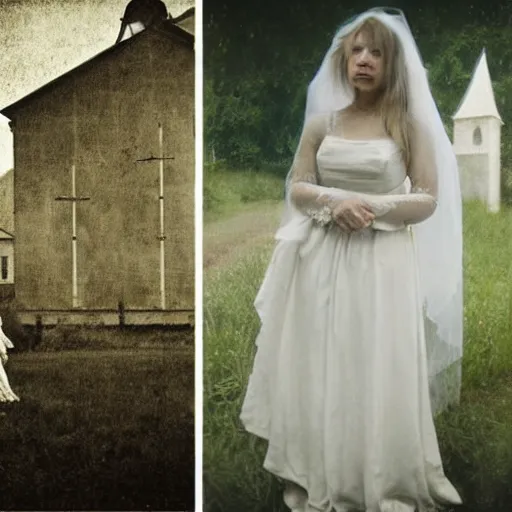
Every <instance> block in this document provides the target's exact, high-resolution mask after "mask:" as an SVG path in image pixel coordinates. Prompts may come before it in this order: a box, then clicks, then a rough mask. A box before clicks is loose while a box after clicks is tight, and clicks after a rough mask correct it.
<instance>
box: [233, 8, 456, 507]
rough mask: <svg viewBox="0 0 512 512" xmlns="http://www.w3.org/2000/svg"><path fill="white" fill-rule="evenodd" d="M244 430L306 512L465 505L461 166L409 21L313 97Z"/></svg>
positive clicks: (339, 68) (381, 33)
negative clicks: (455, 450) (452, 434)
mask: <svg viewBox="0 0 512 512" xmlns="http://www.w3.org/2000/svg"><path fill="white" fill-rule="evenodd" d="M276 238H277V246H276V248H275V251H274V254H273V257H272V261H271V263H270V266H269V268H268V270H267V273H266V276H265V280H264V282H263V285H262V287H261V289H260V291H259V293H258V296H257V298H256V302H255V306H256V309H257V311H258V314H259V316H260V319H261V330H260V333H259V335H258V339H257V342H256V344H257V353H256V358H255V361H254V367H253V372H252V374H251V377H250V379H249V384H248V389H247V393H246V397H245V401H244V404H243V407H242V413H241V419H242V422H243V424H244V426H245V428H246V430H247V431H249V432H251V433H252V434H255V435H257V436H259V437H262V438H264V439H266V440H267V441H268V451H267V454H266V458H265V462H264V467H265V469H267V470H268V471H270V472H272V473H273V474H274V475H276V476H278V477H280V478H281V479H283V480H284V481H285V483H286V485H285V492H284V501H285V503H286V505H287V506H288V507H289V508H291V509H292V510H293V511H295V512H306V511H307V512H309V511H320V512H331V511H336V512H349V511H355V510H366V511H368V512H413V511H415V510H417V511H419V512H425V511H431V510H436V509H437V508H438V507H440V506H443V505H451V504H460V503H461V500H460V497H459V495H458V493H457V491H456V490H455V488H454V487H453V486H452V484H451V483H450V482H449V480H448V479H447V478H446V476H445V475H444V472H443V466H442V462H441V457H440V453H439V447H438V442H437V437H436V432H435V427H434V422H433V415H434V414H435V413H437V412H438V411H440V410H442V409H444V408H445V407H446V406H448V405H450V404H452V403H456V402H457V400H458V395H459V388H460V360H461V357H462V299H461V296H462V294H461V291H462V230H461V198H460V191H459V183H458V173H457V165H456V160H455V156H454V154H453V151H452V148H451V144H450V141H449V139H448V136H447V135H446V132H445V130H444V128H443V125H442V122H441V119H440V116H439V113H438V111H437V108H436V105H435V103H434V100H433V98H432V95H431V92H430V88H429V85H428V81H427V77H426V71H425V68H424V67H423V64H422V61H421V58H420V55H419V53H418V50H417V48H416V45H415V42H414V39H413V37H412V34H411V32H410V30H409V27H408V25H407V22H406V20H405V18H404V16H403V14H402V13H401V12H400V11H398V12H397V11H391V12H390V11H389V10H383V9H372V10H370V11H367V12H366V13H364V14H362V15H360V16H357V17H355V18H353V19H351V20H350V21H349V22H347V23H346V24H345V25H344V26H342V27H341V29H340V30H339V31H338V33H337V34H336V36H335V38H334V41H333V44H332V46H331V47H330V49H329V51H328V52H327V55H326V57H325V59H324V61H323V63H322V66H321V67H320V69H319V71H318V73H317V75H316V76H315V78H314V80H313V82H312V83H311V84H310V87H309V90H308V101H307V108H306V119H305V124H304V128H303V133H302V136H301V139H300V142H299V146H298V149H297V152H296V155H295V159H294V162H293V166H292V169H291V171H290V174H289V178H288V180H287V208H286V211H285V215H284V217H283V222H282V224H281V227H280V229H279V230H278V232H277V235H276Z"/></svg>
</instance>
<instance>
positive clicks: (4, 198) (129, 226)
mask: <svg viewBox="0 0 512 512" xmlns="http://www.w3.org/2000/svg"><path fill="white" fill-rule="evenodd" d="M0 18H1V19H2V22H1V25H2V36H1V38H2V39H1V40H2V56H1V57H0V76H1V77H2V78H1V87H0V114H1V115H0V146H1V154H0V166H1V168H0V173H1V177H0V201H1V205H0V230H1V231H0V235H1V236H0V248H1V250H2V251H3V252H2V253H1V257H2V281H1V282H0V298H1V303H0V315H1V317H2V319H3V330H4V332H5V336H4V337H2V339H3V340H4V342H2V341H1V340H0V345H1V346H0V348H1V347H3V346H4V345H5V347H6V348H9V347H12V345H13V346H14V348H11V350H10V352H11V354H10V355H9V362H8V363H7V365H6V366H5V369H4V368H3V367H2V368H1V370H2V378H1V379H0V381H1V389H2V392H1V393H0V401H2V396H3V395H4V394H5V395H6V396H8V397H9V396H10V397H11V398H13V397H15V398H16V399H18V398H19V401H16V403H14V404H7V405H4V406H1V404H0V407H2V410H1V412H2V424H1V425H0V439H3V440H4V442H6V441H5V440H7V439H8V440H11V439H15V442H14V443H13V444H16V446H17V448H16V451H13V452H8V453H7V454H6V455H5V456H4V457H3V459H2V461H1V464H0V477H1V479H2V481H3V482H4V487H3V492H2V496H1V497H0V507H2V508H3V509H14V510H21V509H25V510H27V509H32V510H36V509H37V510H64V509H67V510H72V509H89V510H119V509H123V510H148V509H151V510H192V509H193V508H194V398H193V393H194V391H193V390H194V385H193V382H194V296H195V293H194V282H195V277H194V276H195V269H194V183H195V123H194V115H195V112H194V104H195V90H194V81H195V72H194V69H195V48H194V45H195V42H194V41H195V29H194V27H195V5H194V2H193V1H190V0H164V1H162V0H116V1H114V2H103V1H100V0H74V1H70V2H58V1H53V0H19V1H16V2H9V1H5V2H0ZM4 267H5V269H4ZM7 340H8V341H10V342H11V345H9V343H7V342H6V341H7ZM4 352H5V351H3V352H2V360H4V358H5V356H4ZM5 371H6V372H5ZM4 374H5V375H4ZM7 376H8V379H9V380H7ZM9 386H11V388H12V389H10V388H9ZM4 389H7V392H6V393H4ZM9 389H10V391H9ZM13 400H14V398H13Z"/></svg>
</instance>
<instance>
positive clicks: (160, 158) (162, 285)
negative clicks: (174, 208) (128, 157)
mask: <svg viewBox="0 0 512 512" xmlns="http://www.w3.org/2000/svg"><path fill="white" fill-rule="evenodd" d="M158 142H159V146H160V156H153V155H151V156H150V157H148V158H141V159H139V160H136V161H137V162H153V161H154V160H157V161H158V162H159V163H160V166H159V170H160V173H159V174H160V180H159V181H160V194H159V196H158V201H159V203H160V233H159V235H158V237H157V239H158V240H160V307H161V309H165V307H166V304H165V229H164V160H174V157H172V156H170V157H164V143H163V127H162V123H159V124H158Z"/></svg>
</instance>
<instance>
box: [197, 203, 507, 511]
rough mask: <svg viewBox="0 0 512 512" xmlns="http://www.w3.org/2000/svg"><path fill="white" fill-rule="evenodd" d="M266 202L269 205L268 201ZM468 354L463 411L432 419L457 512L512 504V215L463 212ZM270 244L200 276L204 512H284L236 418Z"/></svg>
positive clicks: (260, 453) (257, 447)
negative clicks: (457, 497) (457, 499)
mask: <svg viewBox="0 0 512 512" xmlns="http://www.w3.org/2000/svg"><path fill="white" fill-rule="evenodd" d="M265 199H266V198H265ZM464 237H465V238H464V244H465V249H464V251H465V253H464V267H465V268H464V272H465V292H464V293H465V307H464V323H465V354H464V361H463V390H462V399H461V404H460V406H459V407H458V408H456V409H455V410H453V411H449V412H446V413H444V414H443V415H441V416H439V417H437V418H436V424H437V428H438V434H439V438H440V445H441V450H442V455H443V460H444V464H445V470H446V473H447V474H448V475H449V477H450V479H451V480H452V481H453V483H454V484H455V485H456V486H457V488H458V489H459V490H460V492H461V494H462V497H463V500H464V505H463V506H462V507H459V508H458V510H460V511H464V512H491V511H492V512H505V511H507V512H508V511H509V510H510V508H511V503H512V486H511V485H510V484H511V482H512V427H511V425H512V307H511V305H512V281H511V279H512V210H503V211H502V212H501V213H499V214H497V215H490V214H488V213H487V212H486V211H485V209H484V207H483V206H481V205H479V204H468V205H465V212H464ZM271 251H272V244H266V245H264V246H261V247H258V249H257V250H256V251H254V252H253V253H252V255H250V256H247V255H246V256H245V257H244V258H242V259H240V260H238V261H237V262H236V263H234V264H230V265H229V267H225V268H220V269H212V270H211V271H209V272H208V273H207V274H206V276H205V299H204V317H205V330H204V351H205V355H204V358H205V359H204V390H205V395H204V422H205V426H204V481H205V504H206V506H205V511H208V512H238V511H242V510H243V511H244V512H284V511H285V510H287V509H286V508H285V507H284V505H283V504H282V498H281V488H280V485H279V483H278V482H277V481H276V480H275V479H273V478H272V477H270V476H269V475H268V474H267V473H266V472H265V471H263V469H262V462H263V457H264V453H265V448H266V446H265V443H263V442H261V441H260V440H258V439H256V438H254V437H253V436H251V435H249V434H247V433H245V432H244V431H243V429H242V427H241V425H240V422H239V419H238V416H239V412H240V407H241V401H242V399H243V394H244V391H245V386H246V384H247V379H248V375H249V372H250V370H251V365H252V358H253V354H254V340H255V337H256V335H257V332H258V329H259V324H258V319H257V316H256V313H255V311H254V309H253V305H252V303H253V300H254V297H255V294H256V292H257V290H258V287H259V285H260V284H261V281H262V278H263V274H264V271H265V268H266V266H267V264H268V261H269V257H270V254H271Z"/></svg>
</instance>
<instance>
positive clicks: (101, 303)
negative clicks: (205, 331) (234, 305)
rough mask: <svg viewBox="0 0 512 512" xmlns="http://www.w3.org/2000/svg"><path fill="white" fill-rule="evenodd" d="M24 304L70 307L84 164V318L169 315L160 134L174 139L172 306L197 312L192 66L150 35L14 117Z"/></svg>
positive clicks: (185, 54)
mask: <svg viewBox="0 0 512 512" xmlns="http://www.w3.org/2000/svg"><path fill="white" fill-rule="evenodd" d="M14 117H15V120H14V121H15V122H14V144H15V174H14V180H15V199H14V209H15V226H14V228H15V231H16V251H17V253H16V269H15V272H16V280H17V283H16V294H17V300H18V302H19V304H20V306H21V307H22V308H27V309H69V308H71V307H72V300H71V299H72V295H71V291H72V281H71V276H72V259H71V232H72V225H71V203H69V202H63V201H56V200H55V197H56V196H58V195H71V164H72V162H73V161H74V162H75V164H76V187H77V194H78V195H79V196H89V197H90V200H89V201H84V202H81V203H78V204H77V235H78V242H77V244H78V291H79V301H80V306H81V307H83V308H89V309H115V308H117V306H118V302H119V301H123V302H124V303H125V307H126V308H145V309H152V308H158V307H159V306H160V292H159V279H160V274H159V254H160V250H159V241H158V238H157V236H158V234H159V203H158V196H159V188H158V177H159V171H158V165H159V164H158V162H157V161H153V162H151V163H138V162H137V160H138V159H143V158H148V157H150V156H158V154H159V144H158V123H162V125H163V130H164V132H163V133H164V137H163V140H164V153H165V155H166V156H171V157H173V158H174V160H167V161H165V168H164V175H165V179H164V182H165V191H164V196H165V200H166V202H165V221H166V240H165V248H166V260H167V261H166V263H167V264H166V276H165V281H166V291H167V293H166V302H167V307H168V308H170V309H193V307H194V245H193V244H194V125H193V119H194V54H193V50H192V48H190V47H188V46H184V45H182V44H181V43H177V42H175V41H174V40H172V39H170V38H168V37H167V36H163V35H158V34H155V33H149V31H148V32H147V33H144V34H141V35H140V36H138V37H137V38H136V39H135V38H134V39H133V40H132V41H129V42H128V43H127V44H125V45H123V47H122V48H119V49H114V50H113V51H112V53H110V54H109V55H107V56H106V57H103V56H102V58H101V59H99V60H98V62H95V63H94V65H91V66H89V67H88V68H87V69H86V70H83V71H78V72H77V73H75V74H73V75H71V76H69V77H66V79H63V80H62V81H61V82H60V83H59V84H57V85H56V86H55V87H53V88H52V89H51V90H50V91H48V92H47V93H46V94H44V95H41V96H39V97H37V98H35V99H33V100H32V101H30V102H27V104H26V105H24V106H23V107H22V108H20V110H19V111H18V112H17V114H16V115H15V116H14Z"/></svg>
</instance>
